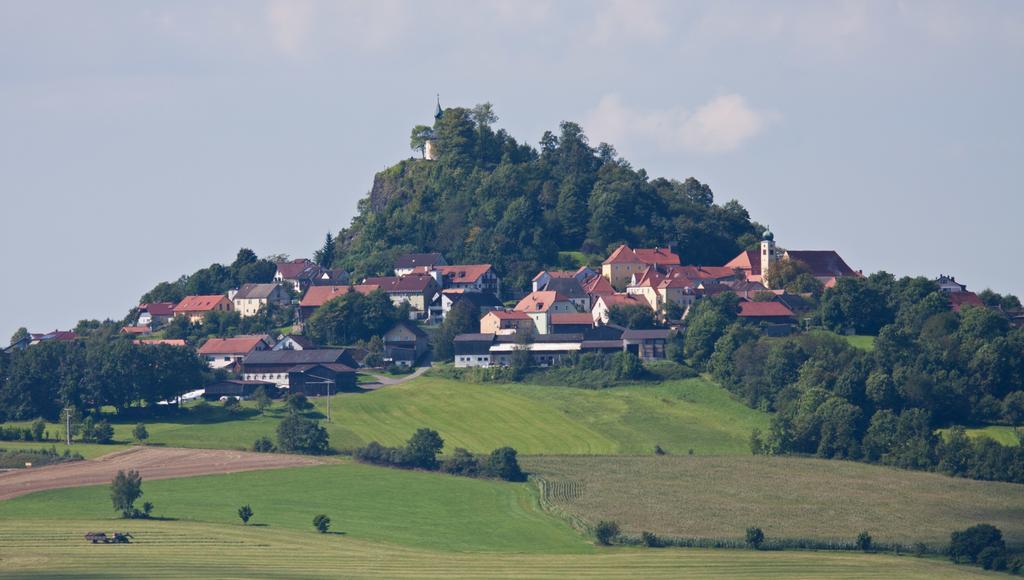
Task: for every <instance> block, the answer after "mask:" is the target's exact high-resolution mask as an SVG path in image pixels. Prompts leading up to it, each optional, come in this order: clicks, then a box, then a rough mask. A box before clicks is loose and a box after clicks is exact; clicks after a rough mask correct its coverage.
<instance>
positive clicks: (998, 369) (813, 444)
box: [685, 273, 1024, 481]
mask: <svg viewBox="0 0 1024 580" xmlns="http://www.w3.org/2000/svg"><path fill="white" fill-rule="evenodd" d="M728 302H729V299H727V298H724V297H716V298H713V299H709V300H705V301H702V303H701V304H700V306H698V307H697V308H696V309H695V310H694V313H693V315H692V316H693V318H692V319H691V321H690V325H689V328H688V331H687V335H686V344H685V353H686V355H687V356H688V357H689V359H690V361H691V362H693V363H694V364H697V365H702V366H703V367H704V368H706V369H707V370H708V371H710V372H711V373H712V374H713V375H714V376H715V378H716V379H718V380H719V381H720V382H721V383H722V384H723V385H724V386H725V387H726V388H728V389H730V390H731V391H733V392H734V393H735V394H736V395H737V396H739V397H741V398H742V399H743V400H744V401H745V402H746V403H747V404H749V405H751V406H753V407H758V408H762V409H765V410H768V411H774V412H775V416H774V417H773V421H772V427H771V431H770V432H769V433H763V434H762V433H758V434H756V435H755V438H754V439H755V440H754V441H753V446H754V447H755V450H756V451H761V452H767V453H811V454H816V455H818V456H821V457H839V458H853V459H863V460H867V461H874V462H881V463H887V464H891V465H896V466H900V467H907V468H914V469H935V470H939V471H943V472H946V473H949V474H952V475H962V476H966V477H973V478H977V479H999V480H1006V481H1024V449H1022V448H1007V447H1003V446H1000V445H998V444H997V443H994V442H991V441H987V440H985V441H976V442H969V441H968V440H967V439H966V437H965V436H964V435H963V434H962V433H961V432H957V431H954V432H953V433H952V434H951V435H950V436H949V437H947V438H946V439H942V438H940V437H938V436H936V435H935V430H936V429H937V428H940V427H945V426H949V425H959V424H978V423H992V422H1005V423H1010V424H1016V423H1019V422H1020V420H1021V418H1022V416H1024V393H1022V388H1024V329H1015V328H1011V327H1010V325H1009V323H1008V321H1007V318H1006V317H1005V316H1004V315H1003V314H1002V313H1001V312H999V311H997V310H993V309H991V308H986V307H971V306H966V307H964V308H962V309H961V310H960V311H959V312H958V313H957V312H953V311H952V310H951V308H950V306H949V302H948V299H947V298H946V296H945V295H943V294H942V293H941V292H939V291H938V288H937V286H936V285H935V283H934V282H931V281H929V280H926V279H924V278H903V279H900V280H897V279H895V278H894V277H893V276H891V275H889V274H886V273H878V274H873V275H872V276H869V277H866V278H849V279H841V280H840V281H839V283H838V284H837V285H836V286H835V287H834V288H829V289H826V290H825V291H824V294H823V295H822V299H821V304H820V307H819V310H818V312H817V313H816V314H815V315H814V316H816V317H818V319H819V320H820V321H821V322H822V323H823V324H824V325H825V326H827V327H829V328H831V329H833V330H837V331H844V330H847V329H851V328H852V329H854V330H856V331H858V332H864V333H868V334H871V333H877V338H876V340H875V348H874V350H872V351H865V350H860V349H856V348H853V347H851V346H850V345H849V343H848V342H847V341H846V340H845V339H843V338H841V337H838V336H835V335H833V334H829V333H813V332H812V333H805V334H801V335H797V336H793V337H789V338H784V339H779V338H768V337H765V336H762V335H761V333H760V331H759V330H758V328H757V327H756V326H752V325H749V324H743V323H740V322H736V321H735V320H736V319H735V316H734V315H730V312H734V310H732V305H731V304H729V303H728Z"/></svg>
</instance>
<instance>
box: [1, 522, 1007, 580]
mask: <svg viewBox="0 0 1024 580" xmlns="http://www.w3.org/2000/svg"><path fill="white" fill-rule="evenodd" d="M126 524H127V522H117V524H116V525H114V524H113V523H112V522H110V521H104V520H82V521H75V522H73V523H70V522H68V521H67V520H64V519H61V520H35V521H14V522H5V525H4V527H3V529H2V530H0V562H2V564H0V578H339V577H345V578H444V579H453V578H554V579H560V580H561V579H565V578H684V577H685V578H729V579H743V578H750V579H754V578H757V579H762V578H826V577H827V578H834V579H851V580H852V579H855V578H876V579H880V580H897V579H898V580H915V579H921V580H941V579H945V578H1008V576H1006V575H1005V574H994V573H992V574H990V573H986V572H983V571H982V570H981V569H979V568H975V567H970V566H954V565H953V564H950V563H949V562H944V561H941V560H936V559H928V558H914V557H907V556H905V557H895V556H884V555H876V554H858V553H830V552H755V551H753V550H681V549H665V550H644V549H629V548H611V549H602V550H598V553H589V554H529V553H520V554H495V553H459V552H450V551H434V550H424V549H419V548H408V547H403V546H396V545H394V544H387V543H377V542H368V541H365V540H360V539H355V538H352V537H349V536H347V535H338V534H317V533H315V532H313V531H312V529H310V530H308V531H298V530H289V529H281V528H277V527H254V526H242V525H238V524H236V525H224V524H206V523H198V522H154V521H133V522H130V525H127V527H126ZM112 528H117V529H118V530H119V531H120V530H121V529H125V530H128V531H131V532H132V534H133V535H134V536H135V540H134V542H133V543H132V544H127V545H92V544H89V543H87V542H86V541H85V540H83V539H82V533H84V532H85V531H86V530H92V529H96V530H101V529H107V530H108V531H109V530H110V529H112ZM423 532H424V533H430V531H429V529H427V528H424V529H423Z"/></svg>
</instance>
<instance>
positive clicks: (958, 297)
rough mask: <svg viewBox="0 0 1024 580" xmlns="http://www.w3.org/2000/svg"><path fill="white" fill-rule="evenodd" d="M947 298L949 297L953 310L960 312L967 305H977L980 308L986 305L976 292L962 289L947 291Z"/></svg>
mask: <svg viewBox="0 0 1024 580" xmlns="http://www.w3.org/2000/svg"><path fill="white" fill-rule="evenodd" d="M945 294H946V298H948V299H949V307H950V308H952V309H953V312H960V310H961V309H962V308H963V307H965V306H977V307H980V308H984V307H985V303H984V302H982V301H981V298H979V297H978V295H977V294H975V293H974V292H968V291H966V290H962V291H959V292H947V293H945Z"/></svg>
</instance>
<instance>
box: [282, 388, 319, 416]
mask: <svg viewBox="0 0 1024 580" xmlns="http://www.w3.org/2000/svg"><path fill="white" fill-rule="evenodd" d="M284 404H285V407H287V408H288V412H289V413H305V412H306V411H309V410H311V409H312V408H313V403H310V402H309V399H307V398H306V395H303V394H302V393H292V394H290V395H288V398H287V399H285V400H284Z"/></svg>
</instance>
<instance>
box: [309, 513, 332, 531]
mask: <svg viewBox="0 0 1024 580" xmlns="http://www.w3.org/2000/svg"><path fill="white" fill-rule="evenodd" d="M313 527H314V528H316V531H318V532H320V533H321V534H326V533H327V530H329V529H331V518H329V517H327V516H326V515H324V514H318V515H317V516H316V517H314V518H313Z"/></svg>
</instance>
